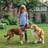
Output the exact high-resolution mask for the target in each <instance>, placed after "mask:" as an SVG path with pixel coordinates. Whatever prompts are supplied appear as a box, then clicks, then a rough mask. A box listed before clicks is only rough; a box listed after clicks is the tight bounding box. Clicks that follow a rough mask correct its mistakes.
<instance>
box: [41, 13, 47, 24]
mask: <svg viewBox="0 0 48 48" xmlns="http://www.w3.org/2000/svg"><path fill="white" fill-rule="evenodd" d="M45 22H46V16H45V14H43V13H41V23H45Z"/></svg>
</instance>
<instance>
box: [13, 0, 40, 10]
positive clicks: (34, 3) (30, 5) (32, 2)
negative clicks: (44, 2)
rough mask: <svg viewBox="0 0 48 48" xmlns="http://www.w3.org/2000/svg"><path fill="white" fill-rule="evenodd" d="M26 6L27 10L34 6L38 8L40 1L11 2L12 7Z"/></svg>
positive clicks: (17, 0)
mask: <svg viewBox="0 0 48 48" xmlns="http://www.w3.org/2000/svg"><path fill="white" fill-rule="evenodd" d="M23 4H24V5H26V7H27V8H28V10H29V8H31V9H32V8H33V7H35V6H39V5H40V1H39V0H20V1H19V0H14V1H13V5H14V6H20V5H23Z"/></svg>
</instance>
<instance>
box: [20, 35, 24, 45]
mask: <svg viewBox="0 0 48 48" xmlns="http://www.w3.org/2000/svg"><path fill="white" fill-rule="evenodd" d="M20 43H21V44H23V35H20Z"/></svg>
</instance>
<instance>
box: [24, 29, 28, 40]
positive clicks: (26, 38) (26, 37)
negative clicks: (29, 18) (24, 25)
mask: <svg viewBox="0 0 48 48" xmlns="http://www.w3.org/2000/svg"><path fill="white" fill-rule="evenodd" d="M25 41H28V36H27V30H25Z"/></svg>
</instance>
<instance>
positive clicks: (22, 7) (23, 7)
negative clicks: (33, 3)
mask: <svg viewBox="0 0 48 48" xmlns="http://www.w3.org/2000/svg"><path fill="white" fill-rule="evenodd" d="M22 9H25V11H26V6H25V5H21V6H20V8H19V15H20V14H21V13H22Z"/></svg>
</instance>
